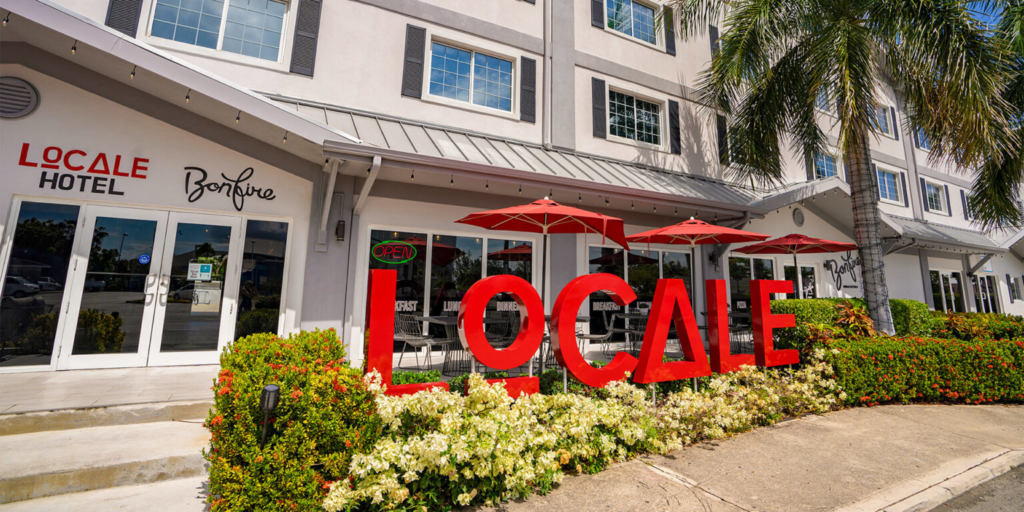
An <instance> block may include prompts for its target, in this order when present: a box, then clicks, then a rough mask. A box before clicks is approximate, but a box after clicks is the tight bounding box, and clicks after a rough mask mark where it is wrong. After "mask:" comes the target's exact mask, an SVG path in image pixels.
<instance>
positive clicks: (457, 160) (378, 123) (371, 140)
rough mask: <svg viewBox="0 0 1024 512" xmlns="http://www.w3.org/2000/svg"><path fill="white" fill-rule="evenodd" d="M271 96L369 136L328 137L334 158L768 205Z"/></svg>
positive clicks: (695, 201)
mask: <svg viewBox="0 0 1024 512" xmlns="http://www.w3.org/2000/svg"><path fill="white" fill-rule="evenodd" d="M267 96H268V97H270V98H272V99H274V100H277V101H278V102H280V103H281V104H284V105H288V106H289V107H290V108H293V109H295V110H296V111H298V112H300V113H302V114H305V115H307V116H309V117H311V118H313V119H314V120H316V121H320V122H323V123H326V124H327V125H328V126H331V127H333V128H337V129H339V130H343V131H346V132H348V133H352V134H354V135H355V136H356V137H358V138H359V139H360V140H362V141H363V142H364V144H363V145H360V146H356V145H352V144H348V143H345V142H344V141H327V142H326V143H325V144H324V153H325V155H327V156H330V157H337V158H339V159H345V158H346V157H348V156H350V155H356V156H363V157H371V156H377V155H379V156H381V158H383V159H384V164H383V165H384V166H390V167H406V168H409V169H420V170H434V171H437V172H442V173H455V174H456V175H459V174H472V175H474V176H475V177H477V178H480V179H490V180H491V181H492V182H493V181H507V182H513V183H515V182H519V183H534V184H542V185H543V186H544V187H548V186H553V187H555V188H562V189H568V190H571V191H572V192H573V194H575V192H576V191H583V192H596V193H598V194H608V195H613V196H616V197H625V198H636V199H637V200H641V201H656V202H658V203H659V204H663V205H670V206H671V205H673V204H675V205H679V206H683V205H689V206H694V207H700V208H701V209H702V210H708V211H719V212H723V213H726V214H733V215H742V214H743V213H744V212H747V211H750V212H751V213H752V214H754V215H755V216H759V215H763V214H764V213H766V211H767V210H765V209H763V208H760V207H751V206H750V203H751V201H752V200H753V199H754V198H756V197H757V194H756V193H755V192H754V191H752V190H750V189H745V188H743V187H741V186H736V185H733V184H730V183H726V182H724V181H720V180H715V179H712V178H707V177H703V176H696V175H691V174H687V173H683V172H678V171H672V170H668V169H663V168H659V167H654V166H650V165H645V164H640V163H637V162H628V161H623V160H616V159H611V158H604V157H600V156H595V155H589V154H584V153H580V152H576V151H568V150H561V149H547V148H544V147H543V146H541V145H539V144H534V143H530V142H523V141H515V140H508V139H504V138H500V137H495V136H493V135H487V134H482V133H476V132H471V131H466V130H459V129H455V128H451V127H446V126H440V125H432V124H428V123H422V122H417V121H409V120H405V119H399V118H395V117H390V116H384V115H379V114H372V113H367V112H359V111H355V110H351V109H345V108H342V107H337V106H332V105H325V104H320V103H313V102H309V101H305V100H300V99H295V98H287V97H282V96H277V95H272V94H267Z"/></svg>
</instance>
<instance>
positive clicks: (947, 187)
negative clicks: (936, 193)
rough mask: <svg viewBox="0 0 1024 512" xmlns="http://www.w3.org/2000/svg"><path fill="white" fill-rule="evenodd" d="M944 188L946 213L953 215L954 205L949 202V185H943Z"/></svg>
mask: <svg viewBox="0 0 1024 512" xmlns="http://www.w3.org/2000/svg"><path fill="white" fill-rule="evenodd" d="M942 188H943V189H945V190H946V214H947V215H949V216H950V217H952V216H953V205H952V204H950V202H949V185H943V186H942Z"/></svg>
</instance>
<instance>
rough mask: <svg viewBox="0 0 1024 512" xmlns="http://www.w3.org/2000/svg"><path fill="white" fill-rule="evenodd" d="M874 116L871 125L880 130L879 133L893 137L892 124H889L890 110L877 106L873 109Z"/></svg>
mask: <svg viewBox="0 0 1024 512" xmlns="http://www.w3.org/2000/svg"><path fill="white" fill-rule="evenodd" d="M872 110H873V111H874V112H873V115H872V116H871V124H873V125H874V126H875V128H877V129H878V131H880V132H882V133H884V134H886V135H892V124H891V123H889V109H887V108H885V107H884V106H880V105H876V106H875V107H873V109H872Z"/></svg>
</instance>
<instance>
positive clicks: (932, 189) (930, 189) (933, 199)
mask: <svg viewBox="0 0 1024 512" xmlns="http://www.w3.org/2000/svg"><path fill="white" fill-rule="evenodd" d="M924 194H925V200H926V201H928V210H929V211H933V212H945V211H946V196H945V191H944V189H943V187H942V185H936V184H934V183H931V182H927V181H926V182H925V185H924Z"/></svg>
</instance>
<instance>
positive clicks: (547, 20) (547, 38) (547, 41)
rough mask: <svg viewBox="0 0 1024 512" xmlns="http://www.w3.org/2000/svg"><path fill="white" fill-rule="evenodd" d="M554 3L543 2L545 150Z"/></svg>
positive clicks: (548, 138)
mask: <svg viewBox="0 0 1024 512" xmlns="http://www.w3.org/2000/svg"><path fill="white" fill-rule="evenodd" d="M554 2H555V0H544V88H543V91H544V92H543V94H544V101H543V103H542V104H543V108H544V120H543V122H542V123H541V144H542V145H543V146H544V148H545V149H551V82H552V80H551V70H552V69H553V68H554V65H553V64H552V62H551V59H552V51H551V24H552V20H551V16H552V9H553V7H552V5H553V4H554Z"/></svg>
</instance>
